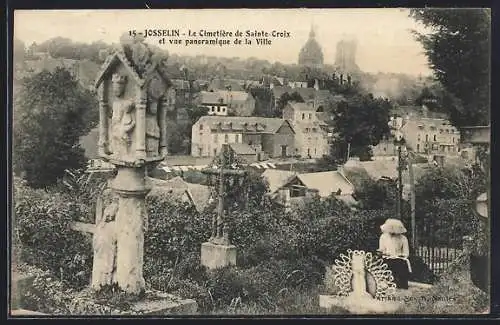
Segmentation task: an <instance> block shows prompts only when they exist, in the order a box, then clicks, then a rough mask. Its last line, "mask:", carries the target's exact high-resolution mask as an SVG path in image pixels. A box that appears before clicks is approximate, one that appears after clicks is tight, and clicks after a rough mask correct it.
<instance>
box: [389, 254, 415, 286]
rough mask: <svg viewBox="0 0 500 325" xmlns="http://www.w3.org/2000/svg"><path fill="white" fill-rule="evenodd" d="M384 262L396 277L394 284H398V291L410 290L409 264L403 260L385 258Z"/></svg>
mask: <svg viewBox="0 0 500 325" xmlns="http://www.w3.org/2000/svg"><path fill="white" fill-rule="evenodd" d="M384 262H385V263H386V264H387V266H388V267H389V269H390V270H391V271H392V276H393V277H394V283H395V284H396V287H397V288H398V289H408V280H409V278H410V272H409V270H408V264H407V263H406V261H405V260H403V259H401V258H384Z"/></svg>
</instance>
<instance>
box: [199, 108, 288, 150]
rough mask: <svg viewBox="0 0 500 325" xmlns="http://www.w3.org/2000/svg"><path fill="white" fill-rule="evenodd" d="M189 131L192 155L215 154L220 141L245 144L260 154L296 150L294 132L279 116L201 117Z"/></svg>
mask: <svg viewBox="0 0 500 325" xmlns="http://www.w3.org/2000/svg"><path fill="white" fill-rule="evenodd" d="M191 132H192V133H191V134H192V135H191V155H192V156H193V157H214V156H216V155H217V154H218V153H219V152H220V150H221V148H222V144H223V143H229V144H232V143H240V144H246V145H248V146H250V147H251V148H252V149H254V151H255V152H256V153H257V155H259V156H261V157H263V156H264V155H265V156H269V157H289V156H291V155H292V154H293V153H294V151H295V149H294V143H295V139H294V138H295V131H294V129H293V127H292V125H291V124H290V122H288V121H286V120H282V119H279V118H265V117H253V116H248V117H236V116H202V117H201V118H200V119H199V120H198V121H196V123H195V124H193V127H192V129H191ZM259 160H261V159H259Z"/></svg>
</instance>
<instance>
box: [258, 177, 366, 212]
mask: <svg viewBox="0 0 500 325" xmlns="http://www.w3.org/2000/svg"><path fill="white" fill-rule="evenodd" d="M262 177H263V178H264V179H265V180H266V181H267V183H268V184H269V195H270V196H271V197H273V198H275V199H276V200H278V201H279V202H283V201H284V200H287V199H288V198H290V199H291V200H294V199H297V198H306V197H310V196H314V195H318V196H319V197H320V198H323V199H324V198H327V197H329V196H330V195H332V194H333V195H334V196H335V198H337V199H339V200H342V201H344V202H345V203H347V204H348V205H353V204H355V202H356V200H355V199H354V197H353V194H354V185H353V184H352V183H351V182H350V181H349V180H348V179H347V178H346V177H345V175H344V174H343V173H342V172H341V171H326V172H317V173H295V172H292V171H285V170H276V169H268V170H266V171H265V172H264V173H263V174H262ZM283 203H285V202H283Z"/></svg>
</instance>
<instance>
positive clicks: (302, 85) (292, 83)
mask: <svg viewBox="0 0 500 325" xmlns="http://www.w3.org/2000/svg"><path fill="white" fill-rule="evenodd" d="M288 87H290V88H292V89H293V88H307V81H289V82H288Z"/></svg>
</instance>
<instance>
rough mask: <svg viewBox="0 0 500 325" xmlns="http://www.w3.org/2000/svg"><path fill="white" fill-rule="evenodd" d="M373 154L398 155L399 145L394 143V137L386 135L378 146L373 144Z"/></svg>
mask: <svg viewBox="0 0 500 325" xmlns="http://www.w3.org/2000/svg"><path fill="white" fill-rule="evenodd" d="M371 149H372V154H373V157H374V158H377V157H391V156H397V155H398V148H397V145H396V144H395V143H394V137H391V136H385V137H383V138H382V139H381V140H380V142H379V143H378V144H377V145H376V146H372V147H371Z"/></svg>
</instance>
